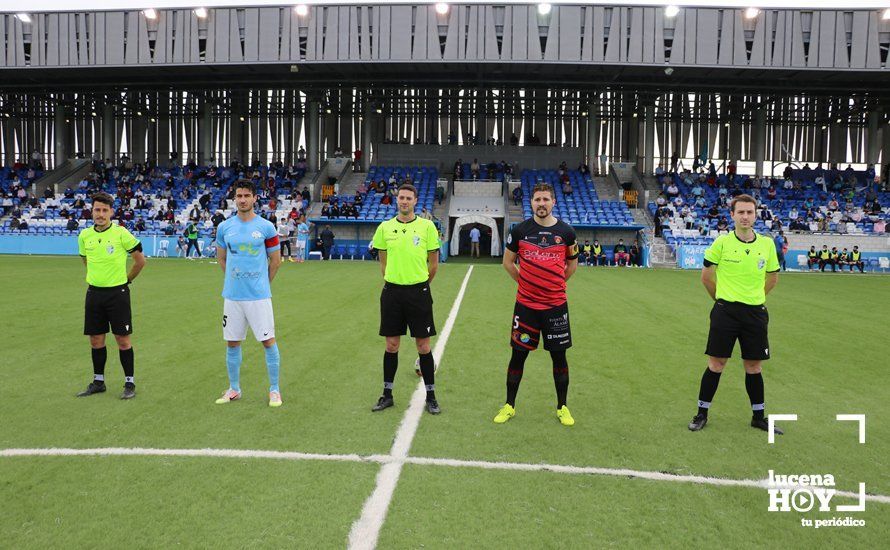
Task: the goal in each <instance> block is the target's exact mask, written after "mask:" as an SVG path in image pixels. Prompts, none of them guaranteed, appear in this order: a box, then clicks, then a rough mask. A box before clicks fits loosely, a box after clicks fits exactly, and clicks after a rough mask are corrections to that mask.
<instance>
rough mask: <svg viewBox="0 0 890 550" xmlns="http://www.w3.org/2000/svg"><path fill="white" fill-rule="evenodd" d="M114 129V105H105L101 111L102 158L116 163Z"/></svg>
mask: <svg viewBox="0 0 890 550" xmlns="http://www.w3.org/2000/svg"><path fill="white" fill-rule="evenodd" d="M106 101H107V99H106ZM115 129H116V125H115V122H114V105H111V104H109V103H106V104H105V106H104V107H103V109H102V156H103V157H105V158H107V159H111V162H115V163H116V162H117V158H115V157H116V154H117V153H116V148H117V147H116V145H117V138H116V132H115Z"/></svg>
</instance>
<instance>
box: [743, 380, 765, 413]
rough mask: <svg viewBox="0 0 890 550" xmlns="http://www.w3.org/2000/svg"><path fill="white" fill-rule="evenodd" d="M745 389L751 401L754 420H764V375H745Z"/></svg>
mask: <svg viewBox="0 0 890 550" xmlns="http://www.w3.org/2000/svg"><path fill="white" fill-rule="evenodd" d="M745 389H746V390H748V399H750V400H751V411H752V412H753V413H754V418H755V419H757V420H763V411H764V408H765V407H764V404H763V394H764V390H763V373H760V372H758V373H757V374H749V373H745Z"/></svg>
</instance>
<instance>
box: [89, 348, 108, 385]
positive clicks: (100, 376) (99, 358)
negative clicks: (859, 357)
mask: <svg viewBox="0 0 890 550" xmlns="http://www.w3.org/2000/svg"><path fill="white" fill-rule="evenodd" d="M90 351H91V352H92V355H93V380H94V381H95V382H101V383H102V384H104V383H105V359H106V358H107V357H108V349H107V348H105V347H101V348H92V349H91V350H90Z"/></svg>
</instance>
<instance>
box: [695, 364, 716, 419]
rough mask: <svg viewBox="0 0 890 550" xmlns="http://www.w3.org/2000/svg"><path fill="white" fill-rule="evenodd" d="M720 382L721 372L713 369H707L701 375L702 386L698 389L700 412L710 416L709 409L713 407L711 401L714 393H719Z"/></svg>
mask: <svg viewBox="0 0 890 550" xmlns="http://www.w3.org/2000/svg"><path fill="white" fill-rule="evenodd" d="M719 383H720V373H719V372H714V371H712V370H711V369H709V368H708V369H705V373H704V374H703V375H702V377H701V387H700V388H699V390H698V414H703V415H705V416H708V409H710V408H711V401H712V400H713V399H714V394H715V393H717V384H719Z"/></svg>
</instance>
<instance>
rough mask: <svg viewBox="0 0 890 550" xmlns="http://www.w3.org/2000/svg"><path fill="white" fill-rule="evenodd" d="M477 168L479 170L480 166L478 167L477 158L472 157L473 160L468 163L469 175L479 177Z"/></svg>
mask: <svg viewBox="0 0 890 550" xmlns="http://www.w3.org/2000/svg"><path fill="white" fill-rule="evenodd" d="M479 170H480V167H479V160H478V159H473V162H472V163H471V164H470V176H471V177H472V178H473V179H474V180H477V179H479Z"/></svg>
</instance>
